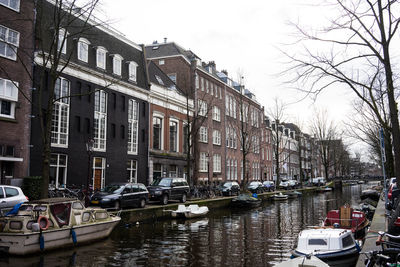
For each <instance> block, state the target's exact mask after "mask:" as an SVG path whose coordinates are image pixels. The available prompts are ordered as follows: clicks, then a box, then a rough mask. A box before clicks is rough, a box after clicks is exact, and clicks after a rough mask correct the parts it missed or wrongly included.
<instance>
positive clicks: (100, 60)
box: [96, 46, 108, 70]
mask: <svg viewBox="0 0 400 267" xmlns="http://www.w3.org/2000/svg"><path fill="white" fill-rule="evenodd" d="M107 52H108V51H107V49H105V48H104V47H102V46H99V47H97V49H96V67H98V68H100V69H103V70H105V69H106V66H107Z"/></svg>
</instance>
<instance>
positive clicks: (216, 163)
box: [213, 154, 221, 172]
mask: <svg viewBox="0 0 400 267" xmlns="http://www.w3.org/2000/svg"><path fill="white" fill-rule="evenodd" d="M213 172H221V155H220V154H214V155H213Z"/></svg>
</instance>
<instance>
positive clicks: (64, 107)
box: [51, 77, 70, 147]
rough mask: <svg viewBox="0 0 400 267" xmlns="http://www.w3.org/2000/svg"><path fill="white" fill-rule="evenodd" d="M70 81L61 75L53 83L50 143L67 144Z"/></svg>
mask: <svg viewBox="0 0 400 267" xmlns="http://www.w3.org/2000/svg"><path fill="white" fill-rule="evenodd" d="M69 95H70V82H69V81H68V80H67V79H64V78H62V77H60V78H58V79H57V80H56V82H55V85H54V99H55V100H56V101H55V103H54V105H53V116H52V124H51V145H52V146H63V147H66V146H68V129H69V97H68V96H69Z"/></svg>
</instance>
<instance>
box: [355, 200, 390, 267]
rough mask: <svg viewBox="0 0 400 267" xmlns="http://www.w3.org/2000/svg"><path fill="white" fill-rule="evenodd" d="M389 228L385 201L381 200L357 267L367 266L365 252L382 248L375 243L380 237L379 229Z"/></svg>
mask: <svg viewBox="0 0 400 267" xmlns="http://www.w3.org/2000/svg"><path fill="white" fill-rule="evenodd" d="M386 230H387V220H386V215H385V201H384V200H382V199H381V200H379V202H378V206H376V210H375V214H374V217H373V219H372V222H371V226H370V228H369V231H368V234H367V236H366V238H365V243H364V246H363V248H362V250H361V254H360V256H359V257H358V261H357V265H356V267H362V266H365V264H364V260H365V259H366V256H365V254H362V253H365V252H368V251H371V250H380V247H379V246H377V245H376V244H375V241H376V239H377V237H378V234H377V233H378V232H379V231H386Z"/></svg>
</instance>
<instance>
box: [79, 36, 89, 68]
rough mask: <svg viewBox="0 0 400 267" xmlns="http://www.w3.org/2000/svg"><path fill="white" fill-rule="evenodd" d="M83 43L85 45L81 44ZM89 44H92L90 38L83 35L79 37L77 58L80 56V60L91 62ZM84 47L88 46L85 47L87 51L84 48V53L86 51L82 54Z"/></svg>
mask: <svg viewBox="0 0 400 267" xmlns="http://www.w3.org/2000/svg"><path fill="white" fill-rule="evenodd" d="M81 45H83V46H81ZM89 45H90V42H89V40H88V39H86V38H83V37H81V38H79V40H78V44H77V53H78V54H77V58H78V60H80V61H83V62H86V63H88V62H89ZM84 47H86V48H85V49H86V51H85V50H83V51H82V53H83V52H86V53H85V54H82V55H81V49H82V48H84Z"/></svg>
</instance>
